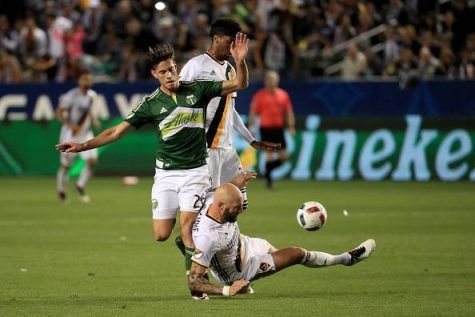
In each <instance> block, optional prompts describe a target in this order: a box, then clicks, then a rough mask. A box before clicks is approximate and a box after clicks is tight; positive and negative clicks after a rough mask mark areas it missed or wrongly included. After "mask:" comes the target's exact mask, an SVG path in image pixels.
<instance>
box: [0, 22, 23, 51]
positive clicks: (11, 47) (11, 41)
mask: <svg viewBox="0 0 475 317" xmlns="http://www.w3.org/2000/svg"><path fill="white" fill-rule="evenodd" d="M19 43H20V34H19V33H18V32H17V31H16V30H12V29H10V22H9V21H8V18H7V16H5V15H0V49H5V50H7V51H8V52H9V53H13V54H15V53H17V51H18V45H19Z"/></svg>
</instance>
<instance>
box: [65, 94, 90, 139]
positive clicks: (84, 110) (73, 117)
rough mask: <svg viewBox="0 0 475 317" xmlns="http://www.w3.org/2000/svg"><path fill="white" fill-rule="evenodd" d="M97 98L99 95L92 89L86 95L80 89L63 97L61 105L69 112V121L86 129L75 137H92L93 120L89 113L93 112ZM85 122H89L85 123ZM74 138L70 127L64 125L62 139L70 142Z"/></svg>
mask: <svg viewBox="0 0 475 317" xmlns="http://www.w3.org/2000/svg"><path fill="white" fill-rule="evenodd" d="M96 96H97V93H96V92H95V91H94V90H92V89H89V90H88V91H87V93H86V94H83V93H82V92H81V90H80V89H79V88H74V89H71V90H69V91H68V92H67V93H66V94H64V95H63V96H62V97H61V99H60V103H59V104H60V106H61V107H62V108H63V109H66V110H67V112H68V114H67V116H66V118H67V120H68V121H70V122H72V123H74V124H77V125H82V126H83V127H84V128H83V130H82V131H81V133H80V135H79V136H74V137H80V136H85V135H90V134H91V133H92V130H91V119H90V117H89V116H88V114H89V111H91V108H92V105H93V102H94V99H95V98H96ZM84 120H87V121H86V122H84ZM72 138H73V135H72V131H71V129H70V128H69V127H68V126H66V125H63V127H62V128H61V139H63V140H65V141H69V140H71V139H72Z"/></svg>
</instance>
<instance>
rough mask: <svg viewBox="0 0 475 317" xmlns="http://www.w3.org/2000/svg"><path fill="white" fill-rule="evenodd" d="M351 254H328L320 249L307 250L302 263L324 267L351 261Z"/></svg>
mask: <svg viewBox="0 0 475 317" xmlns="http://www.w3.org/2000/svg"><path fill="white" fill-rule="evenodd" d="M350 260H351V255H350V254H349V253H348V252H345V253H342V254H340V255H333V254H328V253H325V252H320V251H306V253H305V256H304V258H303V259H302V262H301V263H302V264H303V265H305V266H308V267H324V266H330V265H335V264H347V263H350Z"/></svg>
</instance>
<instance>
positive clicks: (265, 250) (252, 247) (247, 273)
mask: <svg viewBox="0 0 475 317" xmlns="http://www.w3.org/2000/svg"><path fill="white" fill-rule="evenodd" d="M241 236H242V244H243V245H242V250H243V252H245V254H244V257H243V259H242V264H241V272H235V273H234V274H232V276H222V274H219V273H220V272H219V271H217V272H215V270H214V268H213V269H212V270H211V273H212V274H213V276H214V277H215V278H216V279H217V280H218V281H220V282H221V283H224V284H227V285H231V284H232V282H234V281H236V280H239V279H244V280H247V281H253V280H257V279H259V278H261V277H264V276H267V275H270V274H273V273H275V263H274V259H273V257H272V255H271V254H270V253H269V252H270V250H271V248H272V245H271V244H270V243H269V242H268V241H267V240H264V239H260V238H250V237H248V236H245V235H241ZM244 250H245V251H244Z"/></svg>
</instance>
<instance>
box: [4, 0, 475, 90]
mask: <svg viewBox="0 0 475 317" xmlns="http://www.w3.org/2000/svg"><path fill="white" fill-rule="evenodd" d="M7 2H8V3H7ZM163 4H165V5H163ZM163 4H159V5H156V0H120V1H113V0H102V1H101V0H71V1H53V0H41V1H39V0H14V1H2V4H0V82H1V83H13V82H30V81H40V82H44V81H56V82H63V81H68V80H73V79H76V78H77V77H78V75H79V74H81V73H83V72H85V71H88V72H91V73H92V74H94V76H95V77H96V79H97V80H99V81H125V82H133V81H136V80H144V79H150V76H149V73H148V71H147V70H146V69H145V63H144V60H145V52H146V50H147V48H148V47H149V46H150V45H152V44H155V43H157V42H163V41H166V42H170V43H172V44H173V45H174V46H175V49H176V51H177V53H178V54H177V60H178V61H179V62H180V63H184V62H185V61H186V60H187V59H189V58H191V57H193V56H196V55H197V54H201V53H202V52H204V51H205V50H206V49H207V47H208V44H209V36H208V32H209V26H210V23H211V22H212V21H213V20H214V19H216V18H219V17H230V18H234V19H235V20H237V21H238V22H239V23H240V24H241V27H242V29H243V32H245V33H247V34H248V35H249V37H250V38H251V45H250V53H249V57H248V65H249V67H250V71H251V75H252V76H255V77H257V78H258V77H259V76H261V75H262V74H263V72H264V71H265V70H267V69H271V70H275V71H277V72H279V73H280V74H281V75H282V76H283V77H292V78H311V77H313V78H315V77H317V78H319V77H327V76H336V77H341V78H343V79H347V80H357V79H370V78H374V77H375V76H383V77H388V78H399V79H401V78H409V77H415V78H422V79H431V78H437V77H443V78H448V79H475V1H473V0H472V1H468V0H453V1H450V0H404V1H403V0H386V1H383V0H366V1H358V0H240V1H232V0H203V1H198V0H168V1H166V0H164V1H163ZM373 33H374V35H373V36H368V35H372V34H373ZM329 69H334V71H332V72H329V71H328V70H329Z"/></svg>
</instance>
